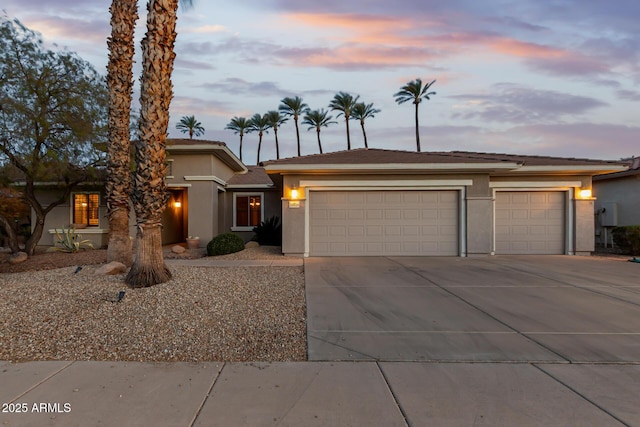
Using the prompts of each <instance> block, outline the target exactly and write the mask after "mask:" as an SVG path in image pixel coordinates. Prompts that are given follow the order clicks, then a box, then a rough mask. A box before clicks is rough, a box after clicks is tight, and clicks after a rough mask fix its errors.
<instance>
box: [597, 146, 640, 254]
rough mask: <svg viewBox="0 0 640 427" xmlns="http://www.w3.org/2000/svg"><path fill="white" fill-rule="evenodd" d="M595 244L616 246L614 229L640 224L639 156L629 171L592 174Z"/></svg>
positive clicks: (633, 161)
mask: <svg viewBox="0 0 640 427" xmlns="http://www.w3.org/2000/svg"><path fill="white" fill-rule="evenodd" d="M593 194H594V196H595V197H596V198H597V199H596V202H595V210H596V211H595V212H596V216H595V218H596V221H595V222H596V224H595V234H596V244H598V245H602V246H605V247H608V246H613V240H612V235H611V229H613V228H614V227H617V226H625V225H640V157H638V158H635V159H633V160H632V162H631V166H630V167H629V169H628V170H625V171H621V172H614V173H608V174H605V175H597V176H594V177H593Z"/></svg>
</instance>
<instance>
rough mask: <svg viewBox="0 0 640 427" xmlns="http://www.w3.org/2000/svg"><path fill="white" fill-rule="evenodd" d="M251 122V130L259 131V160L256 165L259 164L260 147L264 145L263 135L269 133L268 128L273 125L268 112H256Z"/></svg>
mask: <svg viewBox="0 0 640 427" xmlns="http://www.w3.org/2000/svg"><path fill="white" fill-rule="evenodd" d="M249 123H250V127H249V132H258V161H257V162H256V165H259V164H260V147H262V135H263V134H265V133H269V132H268V129H269V128H270V127H271V125H270V124H269V118H268V117H267V115H266V114H264V115H260V114H258V113H256V114H254V115H253V117H251V119H250V120H249Z"/></svg>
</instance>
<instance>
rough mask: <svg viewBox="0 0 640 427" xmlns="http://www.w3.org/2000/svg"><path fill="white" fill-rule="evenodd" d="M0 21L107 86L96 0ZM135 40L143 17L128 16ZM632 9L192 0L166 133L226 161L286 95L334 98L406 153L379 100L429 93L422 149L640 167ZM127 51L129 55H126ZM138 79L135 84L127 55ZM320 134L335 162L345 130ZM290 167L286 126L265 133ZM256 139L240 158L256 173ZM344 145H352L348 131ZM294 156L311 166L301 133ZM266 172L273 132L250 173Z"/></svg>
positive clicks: (184, 18) (638, 74)
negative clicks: (212, 147)
mask: <svg viewBox="0 0 640 427" xmlns="http://www.w3.org/2000/svg"><path fill="white" fill-rule="evenodd" d="M3 3H4V4H3V8H4V10H5V11H6V13H7V15H8V16H9V17H11V18H13V17H16V18H18V19H20V20H21V21H22V23H23V24H25V25H26V26H28V27H29V28H31V29H33V30H36V31H39V32H41V33H42V34H43V36H44V39H45V41H46V42H47V43H56V44H57V45H58V46H61V47H66V48H68V49H69V50H73V51H76V52H77V53H78V54H79V55H80V56H81V57H83V58H84V59H86V60H88V61H89V62H91V63H92V64H93V65H94V66H95V67H96V69H97V70H98V71H100V72H103V73H105V72H106V71H105V70H106V62H107V48H106V38H107V36H108V35H109V32H110V27H109V19H110V15H109V6H110V1H109V0H83V1H82V2H78V1H77V0H73V1H72V0H56V1H55V2H54V1H45V0H5V1H4V2H3ZM140 5H141V7H140V15H141V17H140V20H139V22H138V29H137V33H136V34H137V38H138V40H139V39H140V38H141V37H142V35H143V33H144V18H145V11H146V3H145V2H140ZM639 18H640V2H637V1H634V0H610V1H608V2H603V1H601V0H484V1H481V2H479V1H477V0H449V1H447V2H441V1H438V2H436V1H431V0H395V1H394V2H390V1H379V0H351V1H348V2H346V1H344V0H340V1H337V0H324V1H322V2H318V1H308V0H261V1H258V0H235V1H233V2H209V1H205V0H194V7H192V8H190V9H184V10H180V11H179V18H178V40H177V43H176V53H177V58H176V66H175V70H174V75H173V81H174V99H173V102H172V105H171V123H170V129H169V135H170V136H171V137H180V136H182V134H181V133H180V132H179V131H177V130H176V129H175V124H176V122H177V121H178V120H179V119H180V117H182V116H184V115H192V114H193V115H195V116H196V118H197V119H198V120H200V121H201V122H202V124H203V126H204V127H205V129H206V132H205V135H204V136H203V138H205V139H211V140H219V141H223V142H225V143H227V145H228V146H229V147H230V148H231V149H232V150H233V151H234V152H236V154H237V152H238V136H237V135H235V134H234V133H233V132H231V131H226V130H224V127H225V125H226V124H227V123H228V122H229V120H230V119H231V118H232V117H233V116H245V117H250V116H252V115H253V114H254V113H261V114H262V113H265V112H267V111H268V110H276V109H277V107H278V105H279V103H280V100H281V99H282V98H283V97H285V96H296V95H297V96H301V97H302V98H303V99H304V101H305V102H306V103H307V104H309V106H310V107H311V108H314V109H315V108H323V107H324V108H326V107H327V106H328V104H329V102H330V100H331V99H332V98H333V96H334V95H335V94H336V93H337V92H338V91H346V92H349V93H352V94H353V95H360V100H362V101H365V102H367V103H370V102H372V103H374V106H375V107H377V108H378V109H380V110H381V112H380V113H378V114H377V115H376V117H375V118H372V119H369V120H368V121H367V122H366V124H365V126H366V129H367V137H368V141H369V146H370V147H373V148H388V149H401V150H415V128H414V121H413V120H414V119H413V106H412V105H411V104H403V105H397V104H396V103H395V102H394V99H393V94H394V93H395V92H397V91H398V90H399V88H400V87H401V86H402V85H403V84H405V83H406V82H408V81H410V80H413V79H415V78H417V77H420V78H422V80H423V81H431V80H434V79H435V80H436V83H435V84H434V85H433V87H432V89H433V90H434V91H436V92H437V95H435V96H434V97H432V99H431V100H430V101H425V102H423V103H422V104H421V106H420V124H421V127H420V135H421V143H422V149H423V151H426V150H433V151H449V150H464V151H484V152H502V153H513V154H534V155H557V156H566V157H589V158H601V159H618V158H621V157H629V156H632V155H636V156H637V155H640V125H639V123H638V115H639V114H638V112H639V110H640V108H639V107H640V26H638V25H637V22H638V19H639ZM137 49H138V52H139V50H140V49H139V44H138V45H137ZM137 61H138V64H137V65H136V74H135V75H136V94H135V95H134V96H135V97H136V98H137V96H138V93H137V86H138V85H137V78H138V76H139V63H140V56H139V53H138V56H137ZM333 115H334V119H335V120H336V121H338V124H335V125H332V126H330V127H329V128H325V129H324V130H323V131H322V133H321V137H322V141H323V148H324V149H325V152H326V151H337V150H344V149H346V135H345V126H344V120H343V119H342V118H335V115H336V112H333ZM278 136H279V140H280V144H281V148H280V151H281V156H282V157H289V156H294V155H295V154H296V140H295V129H294V126H293V123H292V122H288V123H286V124H284V125H283V126H282V127H281V128H280V130H279V133H278ZM257 139H258V136H257V134H249V135H247V136H246V137H245V141H244V148H243V157H244V160H245V162H246V163H248V164H251V163H255V156H256V147H257ZM351 139H352V147H354V148H360V147H363V146H364V145H363V138H362V132H361V130H360V126H359V124H358V123H357V122H353V121H352V122H351ZM301 140H302V141H301V143H302V153H303V154H314V153H317V152H318V151H317V150H318V149H317V143H316V137H315V132H314V131H307V130H306V126H305V127H303V128H302V129H301ZM270 158H275V144H274V136H273V133H272V132H270V133H269V134H267V135H265V136H264V139H263V144H262V152H261V160H267V159H270Z"/></svg>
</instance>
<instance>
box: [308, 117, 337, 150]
mask: <svg viewBox="0 0 640 427" xmlns="http://www.w3.org/2000/svg"><path fill="white" fill-rule="evenodd" d="M327 114H329V112H328V111H326V110H325V109H324V108H321V109H320V110H307V113H306V114H305V115H304V119H303V120H302V124H303V125H309V128H308V129H307V130H311V129H315V130H316V133H317V135H318V148H319V149H320V154H322V143H321V142H320V129H321V128H323V127H325V128H326V127H327V126H329V125H330V124H333V123H338V122H334V121H333V120H331V119H332V118H333V117H331V116H327Z"/></svg>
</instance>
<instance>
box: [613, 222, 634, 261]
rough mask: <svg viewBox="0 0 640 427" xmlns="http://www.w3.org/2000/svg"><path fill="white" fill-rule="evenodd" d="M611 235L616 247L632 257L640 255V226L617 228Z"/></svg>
mask: <svg viewBox="0 0 640 427" xmlns="http://www.w3.org/2000/svg"><path fill="white" fill-rule="evenodd" d="M611 233H612V234H613V243H614V244H615V245H616V246H618V247H619V248H620V249H622V250H624V251H625V252H628V253H629V254H631V255H640V225H627V226H624V227H616V228H614V229H613V230H612V231H611Z"/></svg>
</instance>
